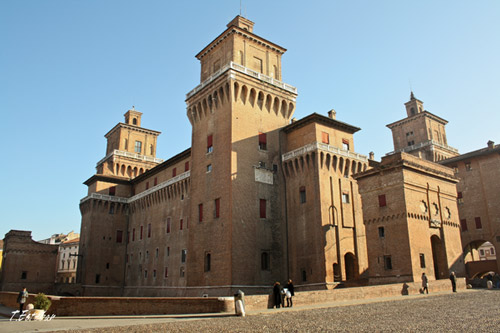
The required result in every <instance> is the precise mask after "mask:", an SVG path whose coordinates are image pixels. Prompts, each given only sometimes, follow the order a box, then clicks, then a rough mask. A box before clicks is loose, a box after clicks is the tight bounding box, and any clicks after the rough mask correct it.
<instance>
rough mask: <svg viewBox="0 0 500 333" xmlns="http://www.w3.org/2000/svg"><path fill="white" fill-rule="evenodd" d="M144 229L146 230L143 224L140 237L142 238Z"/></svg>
mask: <svg viewBox="0 0 500 333" xmlns="http://www.w3.org/2000/svg"><path fill="white" fill-rule="evenodd" d="M143 231H144V227H143V226H142V225H141V235H140V236H141V237H140V238H141V239H142V232H143Z"/></svg>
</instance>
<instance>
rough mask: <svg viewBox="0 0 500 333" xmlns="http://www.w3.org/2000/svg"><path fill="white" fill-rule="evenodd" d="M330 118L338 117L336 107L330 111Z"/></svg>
mask: <svg viewBox="0 0 500 333" xmlns="http://www.w3.org/2000/svg"><path fill="white" fill-rule="evenodd" d="M328 118H330V119H336V118H337V112H336V111H335V110H334V109H331V110H330V111H328Z"/></svg>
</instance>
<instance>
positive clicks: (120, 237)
mask: <svg viewBox="0 0 500 333" xmlns="http://www.w3.org/2000/svg"><path fill="white" fill-rule="evenodd" d="M122 240H123V231H122V230H116V242H117V243H121V242H122Z"/></svg>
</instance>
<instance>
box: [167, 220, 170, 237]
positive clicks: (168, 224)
mask: <svg viewBox="0 0 500 333" xmlns="http://www.w3.org/2000/svg"><path fill="white" fill-rule="evenodd" d="M169 233H170V217H167V234H169Z"/></svg>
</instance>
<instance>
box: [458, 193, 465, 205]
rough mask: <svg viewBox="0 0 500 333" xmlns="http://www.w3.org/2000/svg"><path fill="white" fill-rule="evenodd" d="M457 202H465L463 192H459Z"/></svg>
mask: <svg viewBox="0 0 500 333" xmlns="http://www.w3.org/2000/svg"><path fill="white" fill-rule="evenodd" d="M457 202H458V203H459V204H462V203H464V198H463V194H462V192H457Z"/></svg>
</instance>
